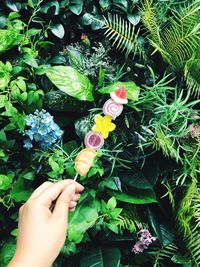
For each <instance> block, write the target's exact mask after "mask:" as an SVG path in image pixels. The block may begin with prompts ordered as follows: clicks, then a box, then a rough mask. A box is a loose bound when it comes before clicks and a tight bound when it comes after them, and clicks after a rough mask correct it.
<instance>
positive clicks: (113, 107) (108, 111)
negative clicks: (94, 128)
mask: <svg viewBox="0 0 200 267" xmlns="http://www.w3.org/2000/svg"><path fill="white" fill-rule="evenodd" d="M122 111H123V105H122V104H118V103H116V102H115V101H113V100H112V99H108V100H107V101H106V102H105V104H104V106H103V112H104V114H105V115H108V116H111V117H112V118H113V119H114V120H115V119H116V118H117V117H118V116H119V115H120V114H121V113H122Z"/></svg>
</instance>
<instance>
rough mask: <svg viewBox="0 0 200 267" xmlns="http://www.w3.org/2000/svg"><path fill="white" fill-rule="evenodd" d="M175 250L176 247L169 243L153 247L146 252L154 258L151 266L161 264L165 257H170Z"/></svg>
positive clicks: (155, 266)
mask: <svg viewBox="0 0 200 267" xmlns="http://www.w3.org/2000/svg"><path fill="white" fill-rule="evenodd" d="M177 250H178V248H177V246H176V245H174V244H170V245H168V246H166V247H162V248H157V247H153V248H152V249H151V251H150V252H149V253H148V254H150V255H152V256H153V258H154V264H153V267H159V266H161V263H162V261H164V260H166V259H171V258H172V256H173V255H174V254H175V253H176V252H177Z"/></svg>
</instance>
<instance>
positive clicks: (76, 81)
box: [46, 66, 93, 101]
mask: <svg viewBox="0 0 200 267" xmlns="http://www.w3.org/2000/svg"><path fill="white" fill-rule="evenodd" d="M46 75H47V77H48V78H49V79H50V80H51V82H52V83H53V84H55V86H56V87H58V88H59V89H60V90H61V91H63V92H65V93H66V94H68V95H70V96H73V97H75V98H77V99H79V100H87V101H93V96H92V90H93V85H92V84H91V83H90V80H89V79H88V78H87V77H86V76H84V75H82V74H80V73H79V72H78V71H77V70H75V69H74V68H72V67H68V66H54V67H51V68H49V69H47V71H46Z"/></svg>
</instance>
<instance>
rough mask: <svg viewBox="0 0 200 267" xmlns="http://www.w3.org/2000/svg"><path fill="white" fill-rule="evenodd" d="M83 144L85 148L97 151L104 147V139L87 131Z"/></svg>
mask: <svg viewBox="0 0 200 267" xmlns="http://www.w3.org/2000/svg"><path fill="white" fill-rule="evenodd" d="M84 143H85V146H86V147H88V148H91V149H94V150H98V149H100V148H102V146H103V145H104V139H103V137H102V135H101V134H100V133H98V132H93V131H89V132H88V133H87V134H86V135H85V139H84Z"/></svg>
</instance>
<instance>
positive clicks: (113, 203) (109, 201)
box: [106, 197, 117, 210]
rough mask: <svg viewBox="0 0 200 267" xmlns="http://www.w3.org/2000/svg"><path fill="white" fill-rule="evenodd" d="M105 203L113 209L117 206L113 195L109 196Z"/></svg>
mask: <svg viewBox="0 0 200 267" xmlns="http://www.w3.org/2000/svg"><path fill="white" fill-rule="evenodd" d="M106 205H107V208H108V209H111V210H113V209H114V208H115V207H116V206H117V201H116V199H115V197H111V198H110V199H109V200H108V203H107V204H106Z"/></svg>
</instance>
